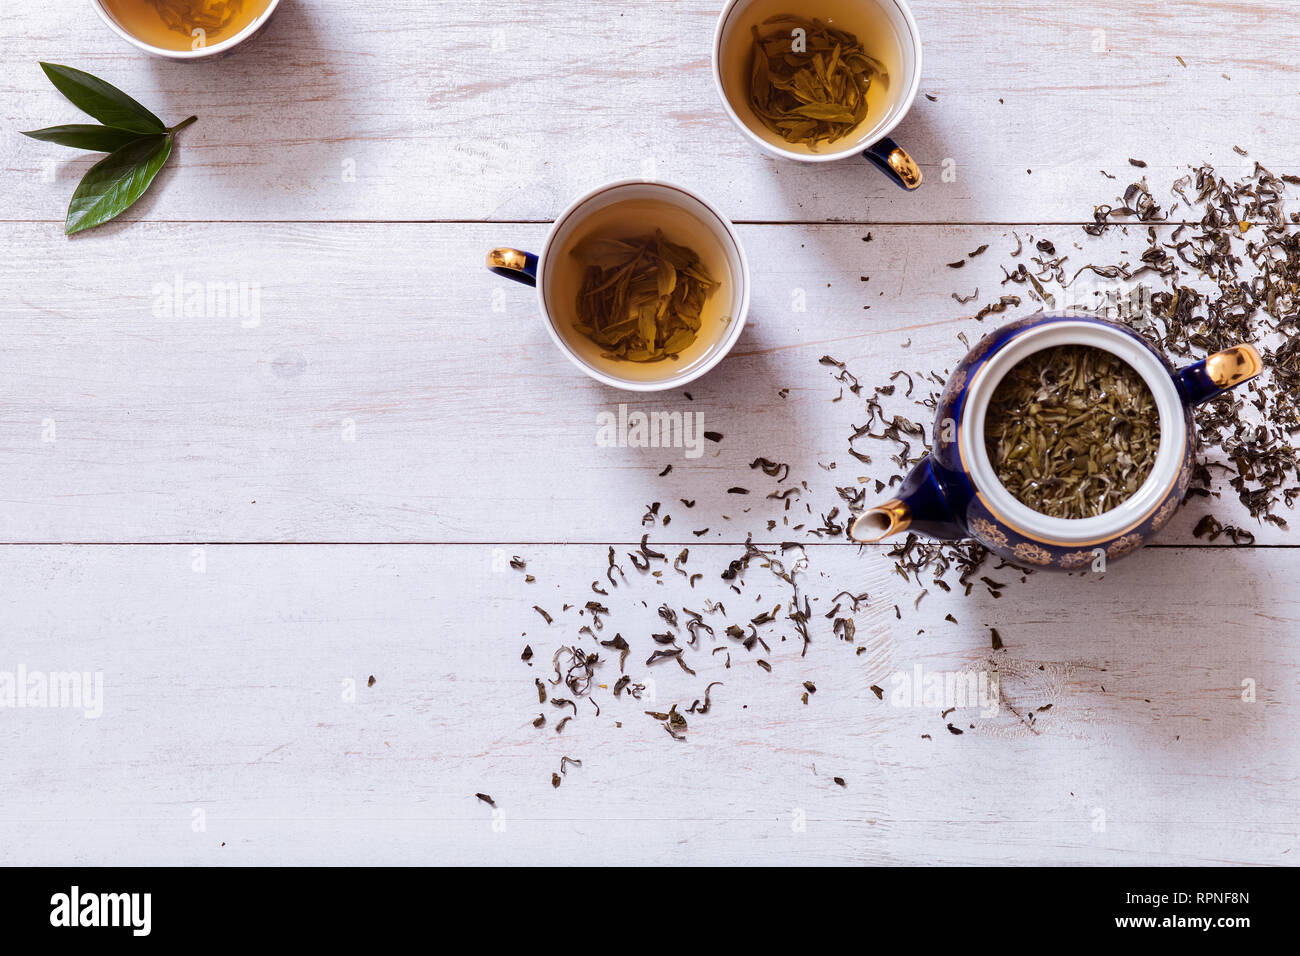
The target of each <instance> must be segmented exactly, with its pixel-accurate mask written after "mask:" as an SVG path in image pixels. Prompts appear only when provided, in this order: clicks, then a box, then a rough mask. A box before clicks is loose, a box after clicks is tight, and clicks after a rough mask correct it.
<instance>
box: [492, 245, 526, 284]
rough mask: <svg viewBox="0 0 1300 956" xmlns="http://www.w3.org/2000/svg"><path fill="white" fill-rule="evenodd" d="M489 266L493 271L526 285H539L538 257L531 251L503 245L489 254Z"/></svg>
mask: <svg viewBox="0 0 1300 956" xmlns="http://www.w3.org/2000/svg"><path fill="white" fill-rule="evenodd" d="M487 267H488V269H489V270H491V271H492V272H495V273H496V274H497V275H499V276H503V277H505V278H507V279H513V280H514V281H516V282H522V283H523V284H524V285H534V286H535V285H537V257H536V256H535V255H533V254H532V253H531V252H524V251H522V250H520V249H509V248H506V247H501V248H498V249H493V250H492V251H491V252H489V253H488V254H487Z"/></svg>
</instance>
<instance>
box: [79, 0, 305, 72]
mask: <svg viewBox="0 0 1300 956" xmlns="http://www.w3.org/2000/svg"><path fill="white" fill-rule="evenodd" d="M90 3H91V6H93V7H94V8H95V12H96V13H98V14H99V16H100V18H101V19H102V20H103V21H104V22H105V23H106V24H108V27H109V29H111V30H112V31H113V32H114V33H116V34H117V35H118V36H120V37H121V38H122V39H124V40H126V41H127V42H128V43H131V44H133V45H135V46H137V47H139V48H140V49H141V50H144V51H145V52H146V53H150V54H152V55H154V56H160V57H165V58H167V59H169V60H197V59H200V58H202V57H207V56H215V55H217V54H220V53H225V52H227V51H229V50H231V49H233V48H235V47H236V46H238V45H239V44H241V43H243V42H244V41H245V40H247V39H248V38H249V37H251V36H252V35H253V34H254V33H256V32H257V31H258V30H260V29H262V27H263V26H265V25H266V22H267V21H268V20H270V19H271V16H272V14H274V13H275V11H276V8H277V7H279V6H280V0H243V3H236V4H234V5H233V6H232V7H231V8H230V14H229V16H230V17H231V18H232V26H231V28H230V30H229V31H228V35H220V34H219V35H218V36H215V37H213V36H209V34H208V31H207V30H205V29H204V27H203V24H205V23H206V24H208V26H210V27H216V26H217V24H218V22H219V21H217V20H216V19H215V18H214V17H212V16H211V15H210V16H209V17H208V18H207V19H205V18H203V17H198V16H196V17H195V18H194V20H193V22H185V21H183V20H182V19H181V18H180V17H177V19H176V22H175V23H172V24H170V25H169V24H167V22H166V21H165V19H164V16H163V12H164V11H163V10H161V9H160V10H158V11H157V17H156V22H155V17H154V16H153V14H152V13H151V12H150V11H148V10H142V9H141V7H142V4H141V2H140V0H90ZM199 5H200V4H198V3H196V6H199ZM169 12H172V13H173V14H174V9H173V10H172V11H169Z"/></svg>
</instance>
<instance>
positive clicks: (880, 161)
mask: <svg viewBox="0 0 1300 956" xmlns="http://www.w3.org/2000/svg"><path fill="white" fill-rule="evenodd" d="M862 155H863V156H865V157H867V159H869V160H871V162H872V163H873V164H874V165H875V167H876V168H877V169H879V170H880V171H881V172H882V173H884V174H885V175H886V176H888V177H889V178H890V179H892V180H893V181H894V183H895V184H896V185H898V186H900V187H902V188H903V189H906V190H907V191H908V192H911V191H912V190H913V189H916V188H917V187H918V186H920V185H921V180H922V178H923V177H922V176H921V167H920V166H918V165H916V160H914V159H913V158H912V157H911V156H909V155H908V154H907V150H905V149H903V147H901V146H899V145H898V144H897V143H896V142H894V141H893V140H892V139H890V138H889V137H888V136H886V137H885V138H884V139H882V140H880V141H879V142H877V143H873V144H872V145H871V146H870V147H869V148H868V149H867V151H866V152H865V153H863V154H862Z"/></svg>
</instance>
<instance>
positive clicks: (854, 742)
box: [0, 545, 1300, 864]
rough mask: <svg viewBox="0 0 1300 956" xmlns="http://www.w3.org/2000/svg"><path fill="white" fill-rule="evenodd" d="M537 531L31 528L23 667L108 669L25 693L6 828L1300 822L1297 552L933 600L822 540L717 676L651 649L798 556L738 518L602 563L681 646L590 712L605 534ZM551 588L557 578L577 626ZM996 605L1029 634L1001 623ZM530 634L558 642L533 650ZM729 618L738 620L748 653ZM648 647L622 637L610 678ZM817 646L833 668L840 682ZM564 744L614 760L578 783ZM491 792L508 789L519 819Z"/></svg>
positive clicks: (256, 830) (971, 843)
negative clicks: (709, 533)
mask: <svg viewBox="0 0 1300 956" xmlns="http://www.w3.org/2000/svg"><path fill="white" fill-rule="evenodd" d="M516 550H518V549H516V548H514V547H513V546H510V547H505V548H500V547H498V546H490V545H485V546H459V547H450V546H436V547H429V546H230V547H208V548H205V549H202V550H201V551H197V552H196V551H195V550H194V549H191V548H189V547H177V546H155V547H149V546H134V547H120V546H106V547H50V546H45V547H24V546H7V547H0V577H3V579H4V581H5V582H6V588H5V589H4V593H3V595H0V608H2V609H3V616H4V619H5V620H6V622H7V626H6V629H5V630H6V639H5V646H4V654H3V657H2V659H0V684H2V683H3V676H2V675H3V674H6V673H7V674H11V675H12V674H15V673H16V671H17V669H18V667H19V666H23V667H25V668H26V669H27V671H28V672H31V671H40V672H42V673H49V672H55V671H61V672H67V671H76V672H90V673H92V674H93V673H96V672H98V673H101V674H102V697H101V698H100V700H101V702H102V703H101V707H100V710H101V713H100V716H99V717H98V718H95V719H87V718H86V717H85V716H84V714H83V712H82V711H81V710H78V709H74V708H61V709H45V708H42V709H37V708H28V709H21V710H19V709H9V708H0V747H2V748H3V752H4V754H5V760H6V765H7V766H8V767H9V768H10V772H9V773H8V774H7V775H6V778H5V782H4V784H3V786H2V787H0V796H2V797H3V800H0V803H2V804H3V807H4V810H3V811H2V812H0V862H3V863H5V864H37V863H40V864H95V863H101V864H102V863H109V862H111V863H115V864H140V863H187V864H189V863H206V864H253V863H274V862H281V861H285V860H293V861H295V862H302V863H338V864H348V863H353V864H354V863H359V862H366V863H420V862H428V861H429V860H434V859H436V860H438V861H440V862H444V863H505V862H508V863H532V862H540V863H559V862H563V863H622V864H631V863H654V862H660V863H666V862H673V863H675V864H677V863H692V862H714V863H749V862H759V861H762V862H767V863H774V862H778V863H779V862H788V863H796V862H798V863H900V862H909V863H977V862H996V863H1007V862H1032V863H1065V862H1069V863H1155V864H1174V863H1177V864H1205V863H1221V862H1227V863H1277V864H1284V863H1286V862H1288V861H1289V860H1290V859H1291V857H1292V856H1293V855H1294V854H1293V851H1294V848H1295V846H1296V840H1297V836H1298V835H1300V827H1298V824H1297V820H1300V804H1298V802H1297V793H1298V792H1300V790H1298V789H1297V782H1298V781H1297V776H1296V774H1297V771H1296V768H1297V766H1300V747H1298V745H1297V743H1296V736H1295V734H1294V731H1293V728H1294V726H1295V724H1296V718H1297V716H1300V715H1298V714H1297V706H1296V695H1295V690H1296V686H1295V674H1294V666H1293V662H1294V654H1295V649H1296V648H1295V637H1296V634H1297V622H1300V603H1298V602H1300V599H1298V598H1297V595H1296V592H1295V588H1294V586H1293V585H1294V561H1293V558H1292V554H1293V553H1292V552H1290V551H1285V550H1273V549H1253V550H1249V551H1247V550H1241V551H1207V550H1204V549H1186V550H1180V549H1164V550H1160V551H1153V550H1149V551H1147V552H1144V553H1143V554H1140V555H1138V556H1136V557H1135V558H1134V559H1132V560H1131V561H1129V562H1128V563H1126V564H1124V565H1123V566H1122V567H1123V571H1122V572H1121V571H1119V570H1116V571H1115V572H1114V573H1112V574H1110V575H1107V576H1106V577H1104V578H1097V577H1087V578H1080V577H1047V576H1041V577H1039V578H1035V579H1034V581H1033V582H1032V584H1031V585H1015V584H1014V583H1013V584H1012V585H1010V587H1009V590H1008V591H1007V594H1006V596H1005V597H1004V599H1002V600H994V599H993V598H991V597H990V596H989V595H988V594H987V593H985V592H984V591H983V589H980V590H977V591H976V592H975V593H973V594H972V595H971V597H970V598H967V599H962V598H960V597H959V596H957V595H944V594H941V593H932V594H930V595H929V596H928V597H927V598H926V599H925V600H924V601H922V602H921V604H920V605H919V608H917V609H915V610H913V607H912V600H913V597H914V593H915V588H914V587H913V586H911V585H907V584H903V583H902V582H900V581H899V580H898V578H896V577H895V576H894V575H892V574H891V573H889V571H888V566H887V562H884V561H883V560H873V559H871V558H869V557H868V558H859V557H858V556H856V555H855V554H854V553H853V552H852V551H851V550H849V549H846V548H837V547H826V546H824V547H815V548H810V549H808V568H807V570H806V571H805V572H804V573H803V574H802V575H800V581H801V582H802V586H803V588H804V593H805V594H807V595H808V596H809V599H810V601H811V604H812V608H813V612H814V613H813V623H812V629H813V634H812V636H813V641H812V644H811V645H809V649H808V653H807V655H806V656H804V657H800V656H799V650H800V645H799V642H798V641H797V640H794V639H793V635H792V633H791V632H790V631H789V629H788V627H786V628H784V629H777V630H774V631H772V632H771V633H772V635H773V638H774V637H775V635H776V634H779V633H782V632H783V631H784V633H786V634H787V635H788V636H790V637H791V639H790V640H787V641H785V642H784V643H782V642H779V641H776V640H773V642H772V647H771V653H770V654H769V653H767V652H763V651H759V652H757V653H756V654H754V655H750V654H747V653H746V652H744V651H743V650H742V649H740V648H739V647H738V646H737V645H736V643H735V642H734V641H731V640H729V639H728V638H726V637H724V636H722V634H721V629H720V628H718V636H717V637H716V638H712V639H711V638H708V637H707V636H705V637H703V638H702V641H703V647H702V649H701V650H699V651H696V652H692V656H691V657H690V661H691V663H692V664H693V666H694V668H695V669H696V671H697V674H696V676H694V677H692V676H689V675H687V674H685V673H684V672H683V671H681V670H679V669H678V668H676V667H674V666H672V664H671V663H668V664H667V665H656V666H655V667H653V668H651V667H646V666H645V665H644V664H642V663H641V661H642V660H644V657H645V655H647V654H648V652H649V647H651V646H653V645H651V642H650V640H649V637H648V634H649V633H650V631H652V630H661V629H663V622H662V621H661V620H660V619H659V618H658V617H657V616H656V614H655V612H654V610H653V608H654V607H655V606H656V605H658V604H659V603H661V602H664V603H668V604H671V605H672V606H673V607H682V606H686V607H695V608H696V609H701V607H702V605H703V600H704V598H705V597H706V596H710V595H711V596H713V597H715V598H721V599H722V600H723V602H724V603H725V604H726V606H727V611H728V614H726V615H717V616H710V617H709V618H708V619H709V620H711V621H713V622H715V623H718V624H720V623H721V622H723V621H744V620H746V619H747V618H748V617H749V616H751V615H752V614H753V613H754V611H752V610H751V608H761V607H766V606H768V605H769V604H770V603H775V601H777V600H779V599H781V597H782V594H783V591H782V588H784V585H780V586H778V585H779V582H777V581H776V580H775V579H774V578H771V577H770V575H769V574H768V572H767V571H764V570H762V569H761V568H759V567H757V566H756V565H755V566H753V567H751V570H750V571H748V572H747V573H746V574H745V576H744V582H745V586H744V589H743V595H736V594H734V593H733V592H731V591H729V590H728V589H727V588H726V586H725V585H724V583H723V582H721V581H719V580H718V579H717V577H716V574H717V572H718V570H719V569H721V568H722V567H725V565H726V563H727V562H728V561H729V560H730V559H731V558H733V557H734V556H735V555H736V549H735V548H725V547H697V548H692V557H691V560H690V564H691V565H692V566H693V567H696V568H698V569H699V570H701V571H705V570H707V571H709V572H710V573H709V575H708V577H707V580H702V581H700V582H698V583H697V585H696V587H695V588H694V589H691V588H690V587H688V586H687V585H686V582H685V580H684V579H683V578H681V577H680V576H678V575H674V574H671V573H669V574H668V575H666V576H665V577H664V578H663V579H662V581H656V580H655V579H652V578H649V577H643V576H641V575H638V574H637V573H636V572H635V571H633V569H632V568H631V567H630V566H628V567H627V571H628V572H629V574H628V579H627V580H626V581H625V582H624V583H623V585H622V586H621V587H619V588H617V589H612V593H611V595H610V596H609V597H607V598H604V597H603V598H601V600H602V601H605V602H606V604H607V605H608V606H609V608H610V611H611V613H610V616H609V618H608V623H607V624H606V625H605V630H606V632H612V631H614V630H618V631H619V632H621V633H622V634H624V635H626V636H627V637H628V639H629V641H630V643H631V644H632V647H633V651H634V654H633V655H632V656H631V657H629V661H628V665H627V670H628V673H629V674H631V675H633V676H634V677H635V678H636V680H638V681H641V680H644V679H646V678H652V679H653V685H654V686H653V695H654V696H653V702H652V701H651V699H650V697H649V696H648V695H647V696H646V698H645V699H643V700H642V701H640V702H637V701H633V700H629V699H628V698H627V697H626V695H625V696H623V697H622V698H620V699H618V700H615V699H614V698H613V697H612V695H611V693H610V691H609V690H597V691H596V692H595V695H596V696H595V699H596V701H597V702H598V703H599V705H600V707H601V714H600V716H599V717H597V716H596V715H595V713H594V708H593V707H591V706H590V705H589V704H588V703H587V702H585V701H580V702H579V708H578V717H577V718H576V719H574V720H572V721H570V722H569V724H568V725H567V726H566V727H565V729H564V731H563V733H562V734H558V735H557V734H556V733H555V729H554V728H555V724H556V721H557V720H558V715H560V714H562V713H563V714H567V713H568V709H567V708H555V707H552V705H551V704H550V703H549V702H548V703H547V704H545V705H539V704H538V702H537V698H536V695H535V690H534V679H535V678H546V677H548V676H549V674H550V669H549V663H548V662H549V659H550V657H551V655H552V653H553V652H554V650H555V649H556V648H557V647H558V646H559V645H560V644H562V643H569V642H573V641H578V642H582V643H584V644H588V643H589V641H588V640H587V639H586V638H584V637H583V636H581V635H579V634H578V633H577V627H578V626H579V624H580V623H582V622H585V621H587V620H589V619H588V618H585V617H584V618H581V619H580V618H578V617H577V616H576V612H574V611H570V612H567V613H565V612H561V611H560V604H561V602H563V601H566V600H567V601H575V600H576V601H583V600H585V599H586V597H585V596H590V591H589V589H588V582H589V581H590V579H591V578H592V577H596V576H598V575H599V574H600V573H601V569H603V568H604V566H605V554H604V551H603V549H601V548H595V547H580V546H564V547H555V546H550V547H545V546H534V547H529V548H526V549H522V556H523V557H524V558H525V559H526V561H527V571H528V573H532V574H534V575H535V576H536V578H537V581H536V583H534V584H527V583H525V582H524V578H523V573H521V572H519V571H516V570H512V569H510V568H509V567H508V566H507V565H506V564H505V563H504V560H503V558H505V557H508V556H509V555H510V554H511V553H514V552H515V551H516ZM200 561H201V565H200V564H198V563H196V562H200ZM198 567H201V573H200V572H199V571H196V568H198ZM1207 581H1214V582H1215V593H1216V594H1217V595H1219V598H1218V599H1217V600H1215V601H1206V600H1205V591H1204V588H1205V584H1206V582H1207ZM841 585H847V586H849V587H851V588H853V589H854V590H858V589H859V588H865V589H866V590H868V591H869V592H870V595H871V597H870V604H869V606H868V607H867V608H864V609H862V610H861V611H860V613H858V614H857V615H855V617H856V619H857V624H858V629H857V634H856V638H855V642H854V643H853V644H846V643H843V642H841V641H838V640H836V639H835V637H834V636H833V635H832V634H831V633H830V622H829V621H826V620H825V619H823V617H822V614H823V613H824V612H825V611H826V610H829V604H830V602H831V600H832V598H831V595H832V593H833V592H834V591H835V590H837V589H838V588H839V587H840V586H841ZM1029 588H1032V594H1031V592H1030V590H1029ZM759 593H762V595H763V597H762V598H761V599H759V598H758V597H757V595H758V594H759ZM584 595H585V596H584ZM1153 595H1159V600H1153V597H1152V596H1153ZM643 601H644V602H645V604H646V605H647V606H645V607H643V606H642V604H641V602H643ZM534 603H540V604H543V605H547V606H549V607H550V608H551V609H552V611H553V612H554V616H555V618H556V622H555V624H554V625H552V626H549V627H548V626H546V625H545V624H544V623H543V622H542V621H541V619H540V618H539V616H538V615H537V614H536V613H535V612H534V611H533V610H531V608H530V605H532V604H534ZM896 603H897V604H899V605H900V606H901V612H900V613H901V620H899V619H898V618H896V616H895V612H894V610H893V605H894V604H896ZM949 613H951V614H952V615H953V616H954V617H955V618H956V619H957V621H958V622H959V623H952V622H950V621H947V620H945V615H946V614H949ZM990 627H997V628H998V629H999V631H1000V633H1001V635H1002V638H1003V640H1004V642H1005V649H1004V650H1001V651H993V650H991V649H990V637H989V634H990V632H989V628H990ZM764 630H765V631H767V629H764ZM525 643H529V644H531V646H532V647H533V648H534V650H535V651H536V657H535V658H534V666H532V667H529V666H527V665H526V664H525V663H524V662H522V661H521V660H520V659H519V658H520V651H521V648H522V647H523V645H524V644H525ZM713 645H717V646H726V647H729V650H730V655H731V661H732V666H731V668H730V669H727V668H725V667H724V666H723V663H724V657H723V655H722V654H717V655H714V654H711V653H710V650H711V647H712V646H713ZM859 651H861V653H859ZM758 656H763V657H764V658H765V659H769V661H770V664H771V666H772V671H771V672H770V673H767V672H765V671H763V670H761V669H760V668H759V667H757V666H756V665H755V663H754V660H755V658H756V657H758ZM918 667H919V668H921V669H922V672H923V673H924V674H925V675H926V677H927V678H929V677H930V676H931V675H939V676H940V677H942V676H943V675H946V674H953V673H956V672H962V671H968V672H976V673H978V672H986V673H996V674H997V675H998V678H999V681H1000V685H999V686H1000V691H999V707H998V709H997V712H996V713H992V712H991V711H989V712H981V710H980V709H977V708H970V707H963V708H959V709H958V710H956V711H954V712H951V713H946V714H945V713H944V712H943V711H944V710H945V709H946V707H945V706H940V705H937V704H934V703H933V702H931V703H926V702H925V701H921V702H920V705H919V706H916V705H913V706H907V704H908V701H906V700H904V699H902V697H901V696H899V695H900V694H901V691H899V690H898V688H900V687H902V686H903V684H902V682H901V681H900V680H898V679H895V678H894V677H893V675H895V674H906V675H911V674H913V673H914V671H915V669H916V668H918ZM617 674H618V666H617V663H616V662H615V660H614V659H613V657H612V656H611V659H610V661H609V662H607V663H605V664H603V665H601V668H600V670H599V672H598V681H599V682H600V683H604V684H609V683H612V681H613V679H614V678H615V677H617ZM371 675H373V676H374V677H375V683H374V685H373V686H368V678H369V677H370V676H371ZM348 680H351V681H353V682H355V699H354V700H353V701H351V702H349V701H348V700H347V696H346V693H345V691H346V690H347V688H346V687H345V686H344V681H348ZM714 680H721V681H723V682H724V683H723V686H722V687H715V688H714V690H713V697H712V703H713V706H712V707H711V709H710V712H709V713H708V714H707V715H704V716H700V715H698V714H692V715H690V717H689V722H690V729H689V732H688V734H687V740H686V741H685V742H678V741H674V740H672V739H670V738H669V736H668V735H667V734H666V733H664V732H663V730H662V729H661V728H660V725H659V723H658V722H657V721H655V720H653V719H652V718H650V717H647V716H645V714H644V713H643V711H646V710H659V709H667V708H668V707H669V706H670V705H671V704H673V703H674V702H678V703H679V704H680V707H681V709H683V710H685V709H686V707H688V706H689V704H690V702H691V701H692V700H693V699H696V698H698V697H700V696H702V692H703V689H704V686H705V684H706V683H707V682H711V681H714ZM805 680H807V681H812V682H813V683H814V684H815V686H816V688H817V690H816V693H814V694H812V695H810V700H809V702H808V704H807V705H804V704H803V703H801V701H800V695H801V694H802V693H803V685H802V682H803V681H805ZM1244 681H1252V682H1253V686H1254V689H1255V695H1256V699H1255V701H1254V702H1245V701H1244V700H1243V682H1244ZM873 684H874V685H878V686H880V687H881V688H882V690H884V691H885V697H884V699H877V697H876V695H875V694H874V693H873V692H872V691H871V690H870V688H871V686H872V685H873ZM553 692H554V691H553ZM539 711H544V712H545V713H546V715H547V717H548V725H547V726H546V727H545V728H543V729H540V730H538V729H535V728H534V727H533V726H532V724H531V721H532V720H533V719H534V718H535V717H536V716H537V714H538V712H539ZM620 721H621V726H619V725H618V724H617V723H616V722H620ZM949 724H951V725H952V726H954V727H956V728H958V729H961V730H963V731H964V733H963V734H961V735H960V736H957V735H954V734H952V733H950V732H949V731H948V729H947V727H948V725H949ZM566 754H567V755H569V756H572V757H575V758H577V759H580V760H582V762H583V763H582V766H581V768H576V767H574V768H570V769H569V772H568V773H567V774H566V775H565V776H564V778H563V783H562V786H561V787H560V788H559V789H553V788H552V786H551V783H550V778H551V773H552V772H553V771H555V770H558V768H559V762H560V758H561V756H563V755H566ZM835 776H839V777H842V778H843V779H844V781H845V784H846V786H845V787H843V788H841V787H839V786H837V785H836V784H835V783H834V782H833V780H832V778H833V777H835ZM476 792H486V793H488V794H490V795H491V796H492V797H493V799H494V800H495V801H496V804H497V807H498V809H499V810H500V816H498V817H497V818H496V824H497V827H496V829H495V830H494V816H493V812H492V809H491V808H490V807H488V806H486V805H485V804H482V803H480V802H478V801H477V800H476V799H475V797H474V794H475V793H476Z"/></svg>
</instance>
